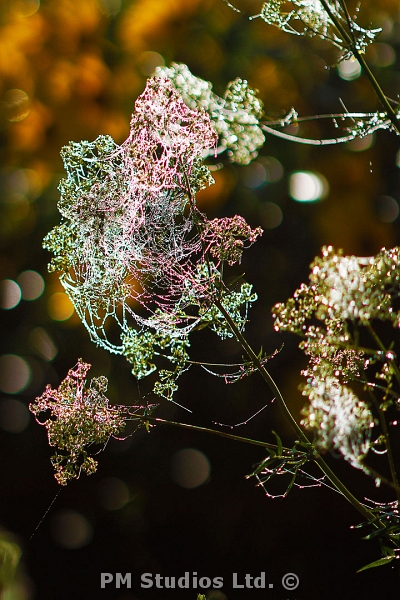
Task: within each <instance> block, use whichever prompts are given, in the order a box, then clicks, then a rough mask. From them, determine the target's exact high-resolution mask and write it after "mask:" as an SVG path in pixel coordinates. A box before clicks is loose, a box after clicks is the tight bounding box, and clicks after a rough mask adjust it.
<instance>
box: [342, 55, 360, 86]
mask: <svg viewBox="0 0 400 600" xmlns="http://www.w3.org/2000/svg"><path fill="white" fill-rule="evenodd" d="M337 70H338V72H339V77H341V78H342V79H344V80H345V81H352V80H353V79H357V77H360V75H361V65H360V63H359V62H358V60H356V59H355V58H349V59H348V60H342V61H341V62H340V63H339V64H338V66H337Z"/></svg>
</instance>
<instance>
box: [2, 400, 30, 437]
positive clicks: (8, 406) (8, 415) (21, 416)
mask: <svg viewBox="0 0 400 600" xmlns="http://www.w3.org/2000/svg"><path fill="white" fill-rule="evenodd" d="M29 416H30V415H29V411H28V409H27V407H26V406H25V404H23V403H22V402H20V401H19V400H15V399H14V398H4V399H3V400H0V426H1V427H2V429H4V431H8V432H9V433H21V432H22V431H24V430H25V429H26V428H27V427H28V424H29Z"/></svg>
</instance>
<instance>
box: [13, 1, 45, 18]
mask: <svg viewBox="0 0 400 600" xmlns="http://www.w3.org/2000/svg"><path fill="white" fill-rule="evenodd" d="M13 4H14V7H13V9H14V12H15V13H16V14H17V15H19V16H20V17H31V16H32V15H34V14H35V13H36V12H37V11H38V10H39V8H40V0H14V2H13Z"/></svg>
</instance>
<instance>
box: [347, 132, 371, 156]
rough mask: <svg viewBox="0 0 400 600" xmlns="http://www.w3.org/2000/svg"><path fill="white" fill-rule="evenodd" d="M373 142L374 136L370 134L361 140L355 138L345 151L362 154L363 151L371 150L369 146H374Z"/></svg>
mask: <svg viewBox="0 0 400 600" xmlns="http://www.w3.org/2000/svg"><path fill="white" fill-rule="evenodd" d="M374 142H375V135H374V134H373V133H370V134H368V135H365V136H364V137H362V138H359V137H357V138H355V139H354V140H351V142H349V143H348V144H347V149H348V150H352V151H353V152H364V150H368V148H371V146H373V145H374Z"/></svg>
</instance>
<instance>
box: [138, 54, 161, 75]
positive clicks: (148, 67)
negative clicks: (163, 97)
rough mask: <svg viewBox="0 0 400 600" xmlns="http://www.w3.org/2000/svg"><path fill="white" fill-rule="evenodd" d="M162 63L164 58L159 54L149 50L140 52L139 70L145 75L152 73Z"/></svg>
mask: <svg viewBox="0 0 400 600" xmlns="http://www.w3.org/2000/svg"><path fill="white" fill-rule="evenodd" d="M164 65H165V60H164V58H163V57H162V56H161V54H159V53H158V52H152V51H151V50H148V51H146V52H142V54H141V55H140V56H139V59H138V66H139V70H140V72H141V73H142V74H143V75H145V76H146V77H149V76H150V75H152V74H153V73H154V71H155V69H156V67H163V66H164Z"/></svg>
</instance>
